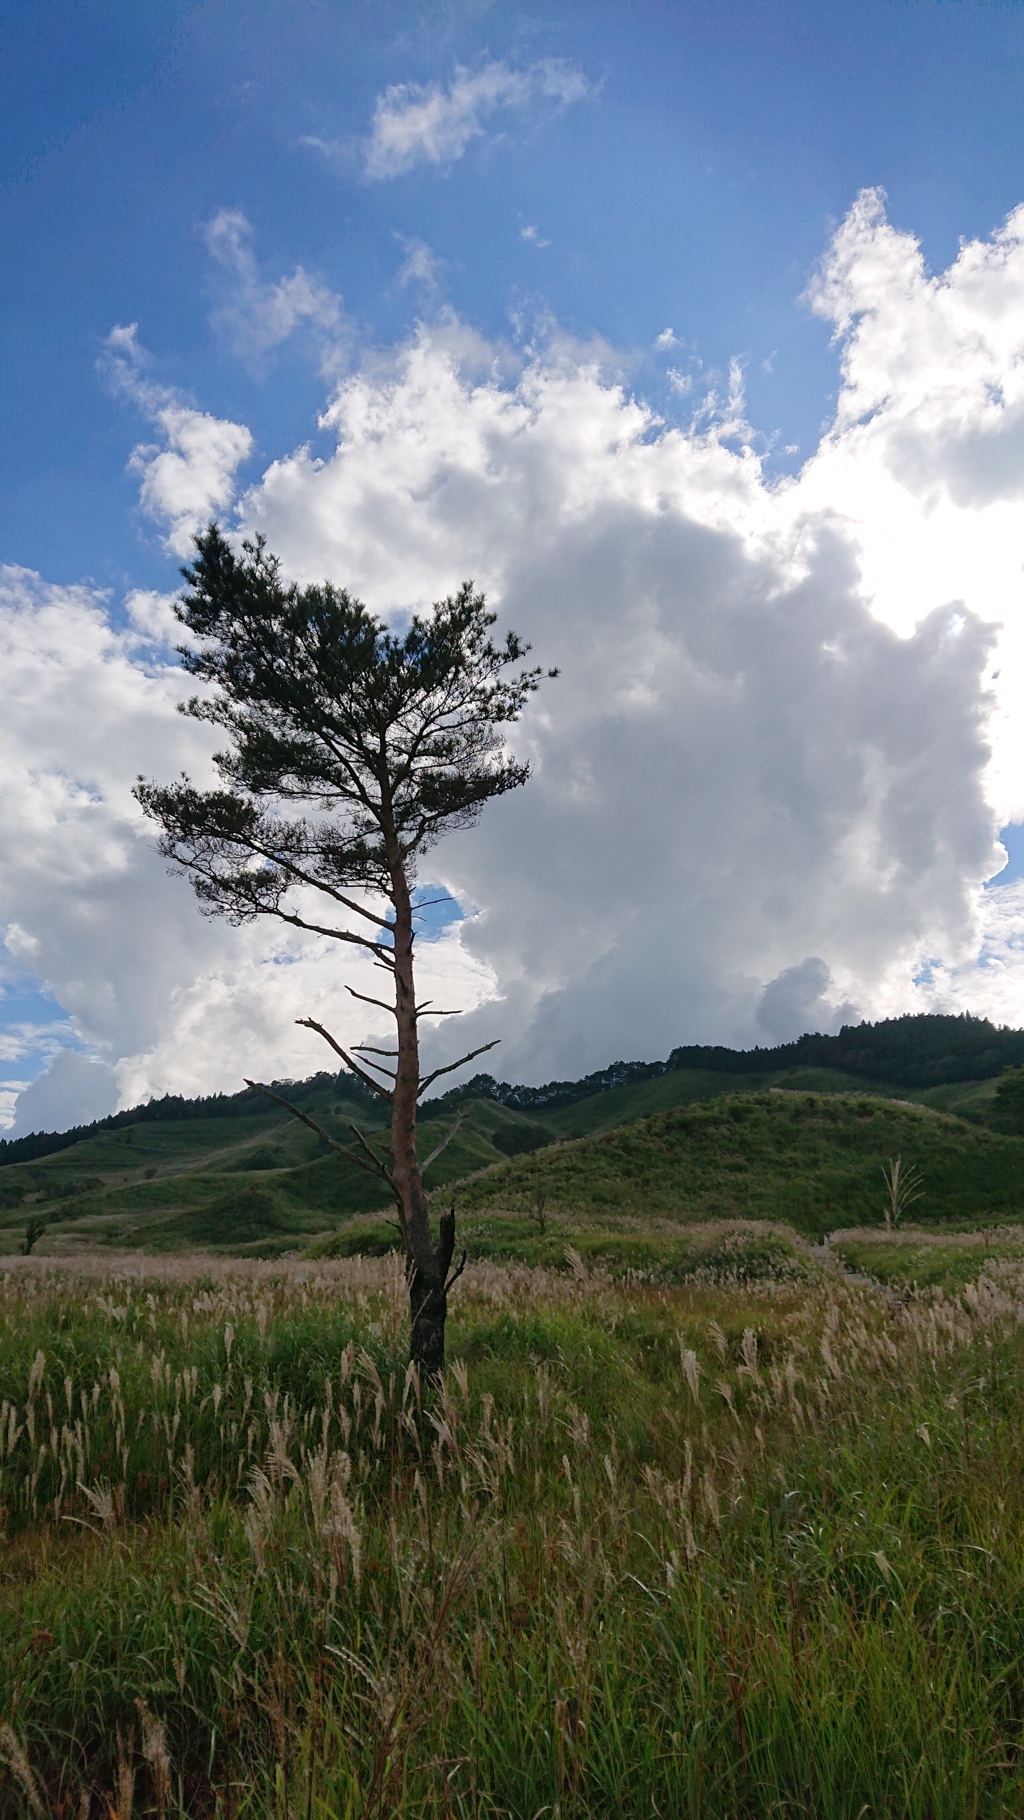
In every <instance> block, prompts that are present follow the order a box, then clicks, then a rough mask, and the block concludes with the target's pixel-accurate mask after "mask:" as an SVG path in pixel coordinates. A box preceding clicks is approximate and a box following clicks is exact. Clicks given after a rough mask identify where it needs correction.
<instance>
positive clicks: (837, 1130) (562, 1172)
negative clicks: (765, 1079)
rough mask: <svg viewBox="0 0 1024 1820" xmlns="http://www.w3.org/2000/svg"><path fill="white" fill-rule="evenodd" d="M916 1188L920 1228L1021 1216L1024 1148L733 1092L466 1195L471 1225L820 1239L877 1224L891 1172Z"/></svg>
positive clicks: (824, 1100) (880, 1105) (853, 1111)
mask: <svg viewBox="0 0 1024 1820" xmlns="http://www.w3.org/2000/svg"><path fill="white" fill-rule="evenodd" d="M894 1156H900V1157H902V1159H903V1162H904V1164H905V1165H908V1166H910V1167H912V1168H913V1169H914V1170H916V1171H917V1172H918V1173H919V1174H920V1177H921V1181H922V1185H923V1194H922V1198H921V1200H920V1201H919V1202H918V1203H917V1204H916V1205H915V1207H914V1218H915V1222H922V1223H928V1222H939V1221H941V1222H963V1223H965V1224H973V1223H976V1222H981V1221H984V1220H987V1219H991V1218H994V1217H998V1218H1000V1219H1006V1218H1010V1217H1017V1216H1019V1215H1020V1214H1021V1212H1022V1210H1024V1138H1016V1137H1004V1136H1002V1135H1000V1134H998V1133H996V1132H992V1131H987V1130H984V1129H981V1128H978V1127H975V1126H971V1125H967V1124H965V1123H964V1122H963V1121H962V1120H960V1119H957V1118H953V1117H950V1116H949V1115H948V1114H944V1113H939V1112H935V1111H932V1110H931V1109H929V1108H925V1107H916V1106H914V1105H911V1104H908V1103H904V1102H898V1101H894V1100H891V1099H884V1098H881V1097H875V1098H869V1097H867V1096H863V1097H862V1096H859V1095H858V1096H851V1095H831V1094H829V1095H826V1094H820V1093H792V1092H789V1093H787V1092H781V1091H777V1090H776V1091H774V1092H767V1093H756V1094H742V1095H740V1094H737V1095H733V1096H731V1097H728V1098H717V1099H715V1100H713V1101H710V1102H705V1103H694V1104H691V1105H689V1106H681V1107H677V1108H675V1109H674V1110H672V1111H669V1112H664V1113H660V1114H655V1115H654V1116H652V1117H648V1118H644V1119H640V1120H638V1121H637V1122H636V1123H634V1124H630V1125H624V1126H619V1127H616V1128H615V1129H613V1130H611V1131H606V1132H602V1133H600V1134H598V1135H596V1136H592V1137H585V1138H581V1139H578V1140H576V1141H575V1142H569V1143H564V1144H559V1145H557V1146H554V1147H553V1148H550V1149H545V1150H540V1151H537V1152H536V1153H534V1154H532V1155H530V1156H525V1157H519V1158H516V1159H515V1160H513V1161H511V1162H508V1163H504V1164H501V1165H499V1166H497V1167H492V1168H491V1169H489V1170H488V1171H487V1172H486V1173H485V1174H483V1175H480V1176H476V1177H474V1178H472V1179H471V1180H469V1181H466V1182H464V1183H463V1184H462V1186H461V1187H460V1189H459V1193H458V1205H459V1207H460V1208H461V1209H462V1211H463V1213H465V1214H470V1213H482V1212H484V1211H488V1210H497V1209H507V1210H509V1211H513V1212H515V1211H519V1212H528V1211H529V1210H530V1208H531V1207H532V1206H533V1204H534V1201H535V1197H536V1196H537V1194H542V1195H543V1196H544V1197H545V1202H546V1206H547V1208H548V1209H549V1210H550V1211H551V1212H553V1213H564V1214H571V1215H578V1216H583V1217H586V1218H588V1219H590V1220H593V1219H601V1218H603V1217H607V1216H612V1217H622V1216H627V1217H629V1216H633V1217H636V1218H640V1219H650V1218H660V1219H671V1220H675V1221H685V1222H689V1221H698V1220H721V1219H759V1220H775V1221H784V1222H785V1223H787V1224H788V1225H791V1226H793V1227H795V1228H796V1230H797V1231H798V1232H802V1233H805V1234H807V1235H808V1236H813V1237H817V1236H819V1235H820V1234H822V1233H824V1232H828V1231H833V1230H834V1229H835V1228H837V1227H841V1226H849V1225H853V1224H880V1223H881V1221H882V1214H883V1207H884V1203H885V1188H884V1182H883V1178H882V1167H883V1165H884V1163H885V1162H886V1160H887V1159H888V1158H890V1157H894Z"/></svg>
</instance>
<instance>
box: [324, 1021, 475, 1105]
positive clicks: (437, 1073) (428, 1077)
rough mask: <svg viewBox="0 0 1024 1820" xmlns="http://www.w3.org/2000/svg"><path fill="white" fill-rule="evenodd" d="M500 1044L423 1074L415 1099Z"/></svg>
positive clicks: (471, 1051) (473, 1051) (470, 1053)
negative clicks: (443, 1078)
mask: <svg viewBox="0 0 1024 1820" xmlns="http://www.w3.org/2000/svg"><path fill="white" fill-rule="evenodd" d="M303 1022H304V1020H303V1019H302V1018H300V1019H299V1023H300V1024H301V1023H303ZM500 1042H501V1038H500V1036H496V1037H495V1039H494V1041H493V1043H481V1045H480V1047H479V1049H471V1050H470V1052H469V1054H468V1055H460V1057H459V1059H458V1061H457V1062H449V1063H448V1066H447V1068H435V1069H434V1072H433V1074H425V1075H424V1077H423V1079H422V1080H421V1082H420V1084H419V1092H418V1093H417V1098H418V1097H419V1094H420V1093H423V1092H424V1090H425V1089H426V1088H427V1087H429V1086H430V1083H431V1081H436V1080H439V1079H440V1077H441V1075H442V1074H451V1073H452V1071H453V1070H454V1069H455V1068H463V1067H465V1064H466V1063H467V1062H471V1061H472V1060H473V1057H474V1056H477V1055H486V1053H487V1051H488V1049H497V1047H498V1044H499V1043H500Z"/></svg>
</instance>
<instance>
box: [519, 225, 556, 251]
mask: <svg viewBox="0 0 1024 1820" xmlns="http://www.w3.org/2000/svg"><path fill="white" fill-rule="evenodd" d="M519 238H520V240H525V241H526V242H527V243H528V245H530V246H536V247H545V246H550V245H551V242H550V240H543V239H542V238H541V232H540V229H539V227H537V226H535V225H534V224H533V223H532V222H528V223H527V225H526V227H524V228H520V230H519Z"/></svg>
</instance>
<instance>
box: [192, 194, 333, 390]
mask: <svg viewBox="0 0 1024 1820" xmlns="http://www.w3.org/2000/svg"><path fill="white" fill-rule="evenodd" d="M204 237H205V240H206V245H207V248H208V249H209V252H210V255H211V257H212V258H213V259H214V260H215V261H216V263H217V265H218V266H220V268H221V270H222V271H223V272H224V273H225V274H227V276H228V278H229V279H230V281H231V282H230V287H229V289H228V292H227V294H226V296H225V297H224V298H223V299H222V301H221V302H220V303H219V304H218V306H217V308H216V309H215V310H214V312H213V317H212V321H213V325H214V328H215V329H216V330H217V331H218V333H219V334H220V335H221V336H222V337H223V339H224V340H225V342H226V343H227V345H228V346H229V347H230V348H231V350H232V352H233V353H235V354H237V355H238V356H239V357H240V359H242V360H244V361H245V362H246V363H247V365H249V366H251V367H253V368H254V369H255V370H256V371H261V370H262V369H263V368H264V366H265V364H266V360H267V356H268V355H269V354H271V353H272V352H273V351H274V349H275V348H278V347H280V346H281V344H282V343H283V342H285V341H287V340H288V339H289V337H290V336H291V335H293V334H294V333H295V331H296V330H297V329H298V328H300V327H302V326H303V325H306V326H308V327H309V328H311V329H312V330H313V331H314V332H315V333H316V335H317V337H318V339H319V340H320V343H321V346H322V347H323V349H324V351H325V353H326V354H327V357H328V363H330V361H332V360H334V359H336V357H337V346H338V342H339V340H340V339H341V338H342V336H343V335H344V333H345V331H346V326H347V325H346V317H345V313H344V308H343V306H342V301H341V298H340V297H339V296H338V295H337V293H336V292H335V291H332V290H331V289H330V287H329V286H328V285H325V284H323V283H321V281H320V279H318V278H313V277H311V276H310V274H309V273H308V272H307V271H306V270H305V268H304V267H303V266H301V265H297V266H296V268H295V270H294V272H292V274H291V275H290V277H287V278H279V279H278V280H277V281H276V283H270V282H268V281H267V280H265V279H264V278H263V277H262V276H261V274H260V269H259V265H258V262H257V259H256V254H255V251H254V248H253V229H252V224H251V222H250V221H249V219H248V217H247V215H246V214H245V212H244V211H243V210H242V209H219V210H218V211H217V213H216V214H215V215H213V216H212V217H211V219H210V220H209V221H208V222H207V224H206V227H205V230H204Z"/></svg>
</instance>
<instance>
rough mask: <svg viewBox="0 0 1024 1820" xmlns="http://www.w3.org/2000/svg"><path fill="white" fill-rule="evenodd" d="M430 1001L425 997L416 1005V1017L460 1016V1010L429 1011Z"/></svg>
mask: <svg viewBox="0 0 1024 1820" xmlns="http://www.w3.org/2000/svg"><path fill="white" fill-rule="evenodd" d="M350 990H351V988H350ZM431 1002H432V1001H431V1000H430V999H426V1000H425V1001H424V1003H423V1004H422V1005H417V1007H416V1016H417V1017H461V1016H462V1012H461V1011H430V1010H428V1009H427V1007H428V1006H429V1005H430V1004H431Z"/></svg>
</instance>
